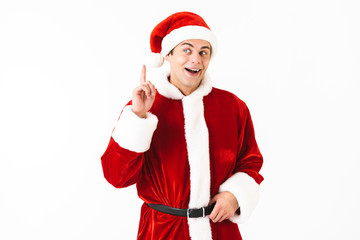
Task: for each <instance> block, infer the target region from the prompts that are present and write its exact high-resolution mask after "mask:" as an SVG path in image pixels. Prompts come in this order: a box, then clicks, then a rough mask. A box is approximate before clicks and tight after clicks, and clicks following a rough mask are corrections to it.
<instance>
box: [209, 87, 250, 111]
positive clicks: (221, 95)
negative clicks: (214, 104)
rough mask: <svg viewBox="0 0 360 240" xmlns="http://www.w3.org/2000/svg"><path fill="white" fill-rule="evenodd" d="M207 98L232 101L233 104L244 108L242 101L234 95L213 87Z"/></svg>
mask: <svg viewBox="0 0 360 240" xmlns="http://www.w3.org/2000/svg"><path fill="white" fill-rule="evenodd" d="M209 96H210V97H212V98H215V99H217V100H218V101H226V102H228V101H232V102H233V103H234V104H237V105H240V106H244V107H246V104H245V102H244V101H243V100H241V99H240V98H239V97H238V96H236V95H235V94H234V93H232V92H230V91H227V90H223V89H220V88H216V87H213V88H212V91H211V93H210V94H209Z"/></svg>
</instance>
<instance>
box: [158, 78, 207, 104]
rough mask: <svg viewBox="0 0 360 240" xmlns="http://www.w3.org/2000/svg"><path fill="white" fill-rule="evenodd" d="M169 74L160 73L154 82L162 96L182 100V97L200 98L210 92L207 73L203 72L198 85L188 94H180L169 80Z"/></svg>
mask: <svg viewBox="0 0 360 240" xmlns="http://www.w3.org/2000/svg"><path fill="white" fill-rule="evenodd" d="M169 76H170V72H169V71H166V72H164V73H162V74H161V75H160V77H159V78H158V79H157V81H155V82H154V84H155V87H156V89H157V91H158V92H159V93H160V94H161V95H163V96H164V97H167V98H170V99H174V100H182V99H184V98H199V97H200V98H202V97H204V96H206V95H208V94H209V93H210V92H211V89H212V83H211V79H210V77H209V76H208V75H207V74H205V77H204V79H203V80H202V81H201V83H200V86H199V87H198V88H197V89H196V90H195V91H194V92H192V93H191V94H190V95H188V96H184V94H182V93H181V91H180V90H179V89H178V88H177V87H175V86H174V85H173V84H171V83H170V82H169V80H168V77H169Z"/></svg>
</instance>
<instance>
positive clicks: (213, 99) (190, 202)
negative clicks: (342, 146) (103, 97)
mask: <svg viewBox="0 0 360 240" xmlns="http://www.w3.org/2000/svg"><path fill="white" fill-rule="evenodd" d="M150 45H151V49H152V52H153V53H154V56H153V59H154V60H155V61H157V65H158V66H159V65H161V64H162V61H163V56H165V59H166V60H167V61H168V62H169V63H170V73H165V74H164V75H163V77H161V78H160V79H159V81H158V82H157V84H156V87H155V86H154V85H153V84H152V83H151V82H150V81H147V79H146V69H145V66H144V67H143V69H142V73H141V78H140V85H139V86H138V87H136V88H135V89H134V91H133V95H132V101H130V102H129V104H128V105H127V106H125V107H124V109H123V112H122V113H121V115H120V118H119V120H118V123H117V125H116V127H115V129H114V131H113V133H112V136H111V139H110V143H109V146H108V148H107V149H106V151H105V153H104V155H103V156H102V166H103V170H104V176H105V178H106V179H107V180H108V181H109V182H110V183H111V184H112V185H114V186H115V187H117V188H122V187H127V186H129V185H132V184H135V183H136V186H137V190H138V195H139V197H140V198H141V199H142V200H144V204H143V206H142V209H141V216H140V224H139V232H138V239H154V240H155V239H156V240H158V239H192V240H196V239H214V240H215V239H222V240H227V239H232V240H236V239H241V236H240V233H239V229H238V226H237V224H236V223H241V222H244V221H245V220H246V219H247V218H248V217H249V215H250V214H251V212H252V211H253V209H254V208H255V205H256V204H257V201H258V191H259V184H260V183H261V181H262V180H263V177H262V176H261V175H260V174H259V171H260V168H261V166H262V162H263V160H262V156H261V154H260V151H259V149H258V146H257V144H256V141H255V135H254V129H253V125H252V121H251V117H250V113H249V110H248V108H247V107H246V105H245V103H244V102H243V101H241V100H240V99H239V98H237V97H236V96H235V95H233V94H232V93H229V92H226V91H223V90H220V89H217V88H213V87H212V85H211V81H210V79H209V77H208V76H207V75H206V70H207V68H208V66H209V62H210V60H211V58H212V57H213V55H214V53H215V52H216V50H217V45H216V40H215V36H214V34H213V33H212V32H211V30H210V28H209V27H208V26H207V24H206V23H205V21H204V20H203V19H202V18H201V17H200V16H198V15H196V14H194V13H190V12H180V13H175V14H173V15H171V16H169V17H168V18H167V19H165V20H164V21H162V22H161V23H159V24H158V25H157V26H156V27H155V28H154V30H153V32H152V34H151V38H150Z"/></svg>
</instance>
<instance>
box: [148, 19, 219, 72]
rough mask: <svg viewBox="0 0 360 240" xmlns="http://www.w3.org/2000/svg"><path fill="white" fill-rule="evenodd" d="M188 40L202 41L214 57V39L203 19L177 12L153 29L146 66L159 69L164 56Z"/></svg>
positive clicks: (215, 46)
mask: <svg viewBox="0 0 360 240" xmlns="http://www.w3.org/2000/svg"><path fill="white" fill-rule="evenodd" d="M189 39H202V40H205V41H208V42H209V43H210V45H211V49H212V53H211V56H213V55H214V53H215V52H216V49H217V44H216V37H215V35H214V34H213V32H212V31H211V29H210V28H209V26H208V25H207V24H206V22H205V21H204V19H203V18H202V17H200V16H199V15H197V14H195V13H192V12H178V13H174V14H172V15H170V16H169V17H167V18H166V19H165V20H163V21H162V22H160V23H159V24H158V25H156V27H155V28H154V29H153V31H152V32H151V35H150V48H151V52H152V53H151V54H150V56H149V58H148V61H147V65H148V66H150V67H160V66H162V64H163V63H164V56H166V55H168V54H169V53H170V51H171V50H172V49H173V48H175V47H176V46H177V45H178V44H179V43H181V42H182V41H185V40H189Z"/></svg>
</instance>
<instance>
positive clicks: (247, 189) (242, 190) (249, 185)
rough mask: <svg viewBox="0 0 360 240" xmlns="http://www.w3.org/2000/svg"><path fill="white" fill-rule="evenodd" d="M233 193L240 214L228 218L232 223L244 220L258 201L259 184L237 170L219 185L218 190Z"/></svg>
mask: <svg viewBox="0 0 360 240" xmlns="http://www.w3.org/2000/svg"><path fill="white" fill-rule="evenodd" d="M225 191H229V192H231V193H233V194H234V195H235V197H236V199H237V201H238V203H239V206H240V212H241V213H240V215H237V214H235V216H233V217H231V218H230V220H231V221H232V222H234V223H243V222H245V221H246V220H247V219H248V218H249V217H250V215H251V213H252V212H253V210H254V209H255V207H256V205H257V203H258V201H259V184H257V183H256V182H255V180H254V179H253V178H252V177H250V176H249V175H248V174H246V173H244V172H238V173H235V174H234V175H232V176H231V177H230V178H229V179H227V180H226V181H225V182H224V183H223V184H221V185H220V189H219V192H225Z"/></svg>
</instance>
